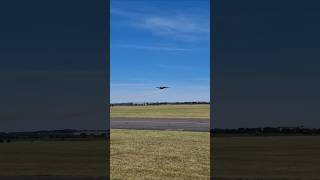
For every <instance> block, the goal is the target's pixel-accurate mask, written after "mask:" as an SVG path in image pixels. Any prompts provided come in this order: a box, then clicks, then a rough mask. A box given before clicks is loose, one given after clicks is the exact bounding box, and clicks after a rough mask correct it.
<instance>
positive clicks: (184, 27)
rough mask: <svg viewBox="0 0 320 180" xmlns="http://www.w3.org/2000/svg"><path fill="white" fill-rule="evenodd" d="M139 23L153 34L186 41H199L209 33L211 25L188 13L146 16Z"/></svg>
mask: <svg viewBox="0 0 320 180" xmlns="http://www.w3.org/2000/svg"><path fill="white" fill-rule="evenodd" d="M137 25H138V26H139V27H141V28H145V29H147V30H150V31H151V32H152V33H153V34H156V35H161V36H170V37H174V38H176V39H179V40H185V41H199V40H202V39H203V37H204V36H205V37H207V36H206V35H208V34H209V26H206V24H205V23H201V22H199V21H198V20H196V19H195V18H193V17H188V16H186V15H179V16H173V17H160V16H153V17H145V18H144V19H142V21H141V22H139V23H137Z"/></svg>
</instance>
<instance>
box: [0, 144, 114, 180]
mask: <svg viewBox="0 0 320 180" xmlns="http://www.w3.org/2000/svg"><path fill="white" fill-rule="evenodd" d="M104 157H105V158H104ZM107 165H108V164H107V156H106V142H105V141H103V140H98V141H34V142H31V141H13V142H11V143H0V179H1V180H6V179H8V180H16V179H19V180H20V179H21V180H22V179H23V180H24V179H26V180H29V179H30V180H31V179H32V180H38V179H39V180H42V179H44V180H51V179H52V180H53V179H57V180H60V179H61V180H64V179H68V180H69V179H70V180H73V179H74V180H78V179H79V180H82V179H83V180H104V179H106V177H105V176H106V172H105V169H106V168H107Z"/></svg>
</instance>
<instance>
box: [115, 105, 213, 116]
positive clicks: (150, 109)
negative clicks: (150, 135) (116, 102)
mask: <svg viewBox="0 0 320 180" xmlns="http://www.w3.org/2000/svg"><path fill="white" fill-rule="evenodd" d="M209 117H210V105H209V104H195V105H149V106H112V107H111V118H172V119H184V118H189V119H191V118H194V119H203V120H208V119H209Z"/></svg>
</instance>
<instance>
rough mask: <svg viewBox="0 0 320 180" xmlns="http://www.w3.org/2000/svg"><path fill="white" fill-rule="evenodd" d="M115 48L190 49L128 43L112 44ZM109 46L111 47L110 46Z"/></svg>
mask: <svg viewBox="0 0 320 180" xmlns="http://www.w3.org/2000/svg"><path fill="white" fill-rule="evenodd" d="M112 47H115V48H127V49H138V50H139V49H140V50H153V51H189V50H190V49H186V48H179V47H172V46H154V45H128V44H122V45H121V44H118V45H112ZM112 47H111V48H112Z"/></svg>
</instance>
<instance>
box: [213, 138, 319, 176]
mask: <svg viewBox="0 0 320 180" xmlns="http://www.w3.org/2000/svg"><path fill="white" fill-rule="evenodd" d="M213 145H214V148H213V167H214V170H215V171H214V176H215V177H224V178H226V179H235V177H241V178H242V179H245V178H246V177H247V178H248V179H272V178H273V179H278V180H280V179H295V180H297V179H320V171H319V170H320V168H319V165H320V137H319V136H291V137H290V136H283V137H282V136H278V137H233V138H227V137H215V138H213Z"/></svg>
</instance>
